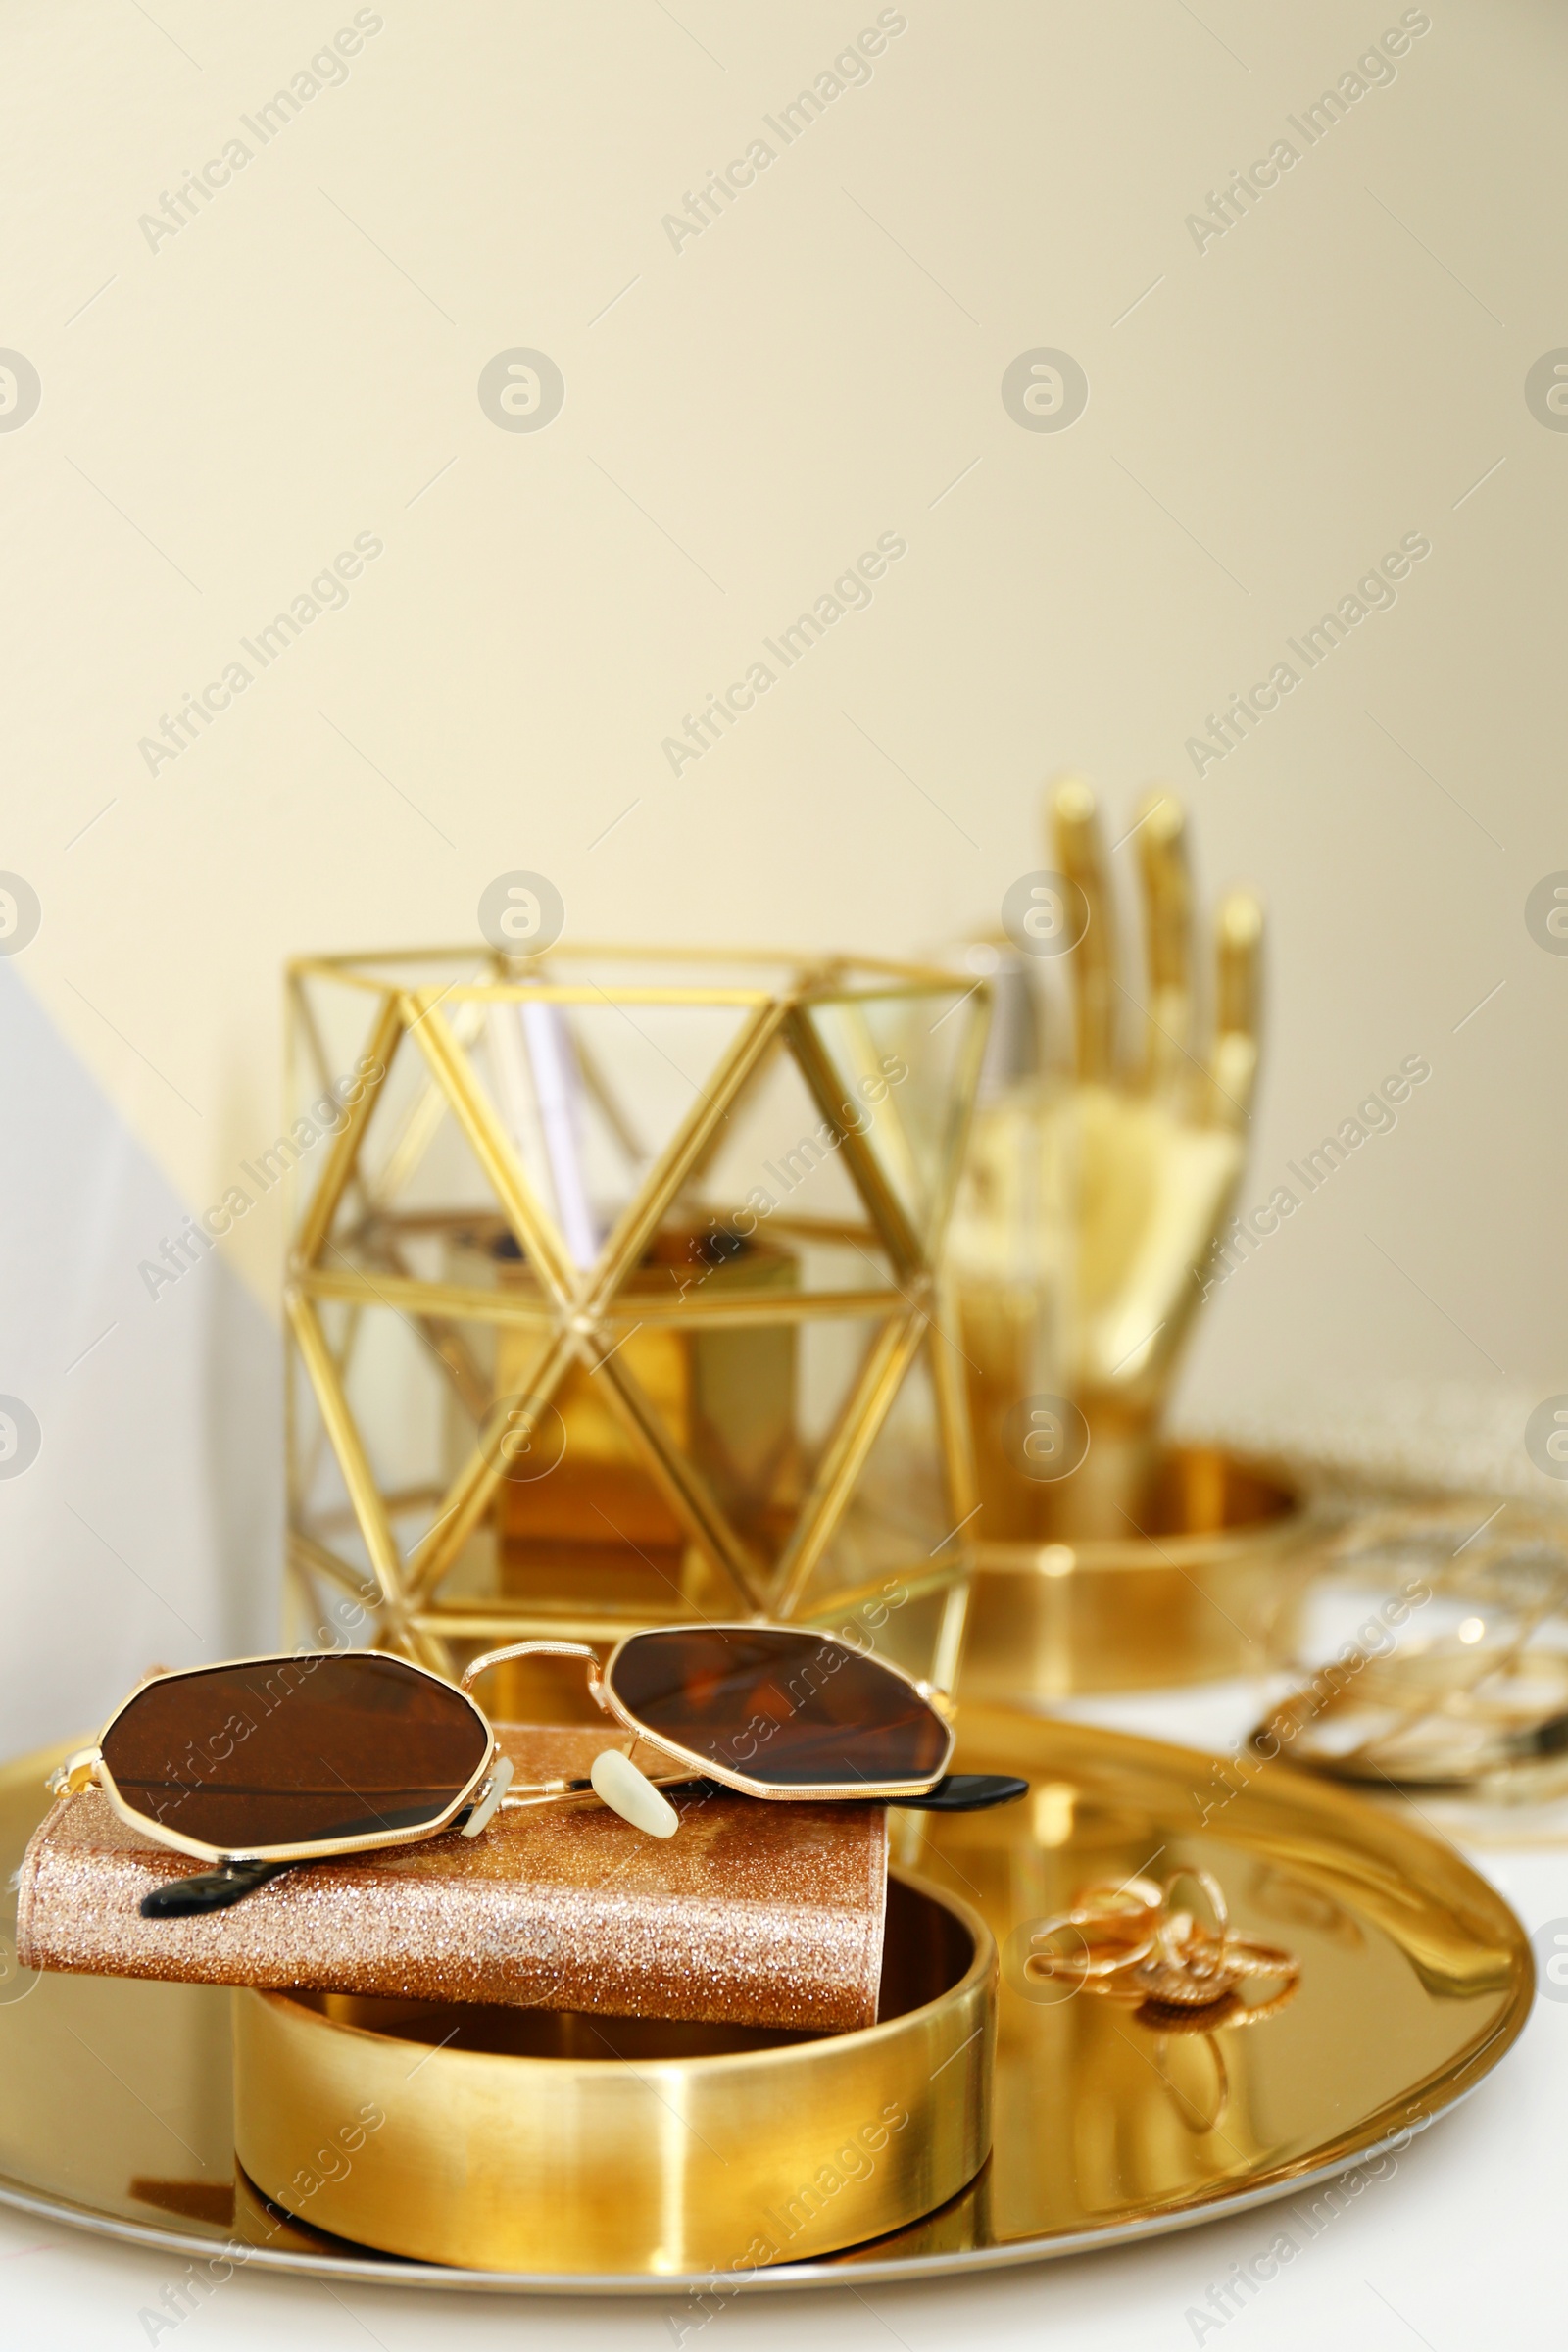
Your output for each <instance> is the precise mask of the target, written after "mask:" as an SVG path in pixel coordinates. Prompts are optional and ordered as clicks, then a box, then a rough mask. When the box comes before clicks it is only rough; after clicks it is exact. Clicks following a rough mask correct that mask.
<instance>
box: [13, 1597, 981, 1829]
mask: <svg viewBox="0 0 1568 2352" xmlns="http://www.w3.org/2000/svg"><path fill="white" fill-rule="evenodd" d="M692 1633H715V1634H755V1633H783V1634H790V1635H792V1636H794V1637H796V1638H797V1639H801V1640H804V1641H807V1642H810V1643H811V1644H812V1645H813V1646H814V1647H816V1648H818V1649H821V1648H833V1649H837V1650H840V1651H842V1652H843V1654H844V1656H845V1657H849V1658H861V1659H863V1658H864V1657H865V1654H866V1653H865V1652H864V1651H863V1650H858V1649H857V1648H856V1647H855V1646H854V1644H853V1643H852V1642H845V1641H842V1640H841V1639H840V1638H839V1636H838V1635H836V1634H816V1633H812V1632H809V1631H808V1629H807V1628H806V1627H804V1626H798V1625H782V1626H775V1625H770V1624H763V1623H759V1622H753V1623H751V1624H730V1625H712V1626H697V1625H693V1626H689V1627H688V1626H681V1627H674V1626H653V1627H648V1628H644V1629H641V1630H640V1631H639V1632H636V1633H631V1634H625V1635H622V1637H621V1639H620V1640H619V1641H618V1642H616V1643H615V1646H614V1648H613V1650H612V1651H611V1653H610V1656H609V1657H608V1658H607V1659H606V1661H605V1663H604V1665H603V1666H601V1665H600V1663H599V1656H598V1652H597V1651H596V1650H594V1649H592V1648H590V1647H589V1645H588V1644H587V1643H586V1642H548V1641H533V1642H510V1643H508V1645H507V1646H506V1647H505V1648H503V1649H492V1650H487V1651H486V1652H485V1654H484V1655H483V1656H482V1657H478V1658H475V1659H474V1660H473V1662H472V1663H471V1665H469V1666H468V1667H466V1669H465V1671H464V1674H463V1676H462V1678H461V1680H460V1681H459V1682H457V1683H452V1682H449V1681H448V1679H447V1678H446V1676H445V1675H441V1674H436V1673H434V1672H433V1671H432V1670H431V1669H430V1668H429V1667H428V1666H422V1665H420V1664H419V1663H418V1662H417V1660H415V1659H413V1658H398V1659H396V1660H393V1661H390V1662H392V1663H395V1664H396V1665H397V1666H399V1667H400V1668H402V1669H403V1670H405V1671H406V1672H408V1673H411V1674H417V1675H420V1676H422V1677H423V1678H424V1680H425V1681H426V1682H430V1683H434V1684H436V1685H437V1686H438V1687H439V1688H440V1689H441V1690H443V1691H451V1692H452V1693H453V1694H454V1695H455V1696H456V1697H459V1698H461V1699H463V1700H464V1701H465V1703H466V1705H467V1706H468V1707H469V1708H471V1710H472V1712H473V1714H474V1716H475V1718H476V1720H477V1721H478V1723H479V1724H480V1725H481V1726H482V1728H483V1730H484V1733H485V1736H486V1742H487V1744H486V1748H485V1753H484V1757H483V1760H482V1762H481V1763H480V1764H479V1765H478V1766H477V1767H476V1769H475V1770H474V1771H473V1772H472V1773H471V1774H470V1775H469V1777H468V1779H467V1780H466V1782H465V1783H464V1786H463V1788H462V1789H460V1791H459V1792H458V1794H457V1795H456V1796H455V1797H454V1798H453V1799H452V1800H451V1802H450V1803H449V1804H447V1805H445V1806H443V1808H442V1810H441V1812H440V1813H439V1814H438V1815H437V1816H435V1817H434V1818H433V1819H432V1820H430V1821H427V1822H421V1823H418V1824H417V1825H415V1826H413V1827H411V1828H408V1829H401V1830H378V1831H375V1832H373V1833H372V1834H370V1835H368V1836H357V1837H353V1838H312V1839H311V1840H310V1841H309V1842H308V1843H306V1844H295V1845H252V1846H244V1847H238V1846H218V1845H213V1844H210V1843H209V1842H208V1841H207V1840H206V1839H205V1838H190V1837H187V1836H186V1835H185V1834H184V1832H183V1831H180V1830H172V1829H170V1828H169V1827H168V1826H167V1824H165V1823H163V1822H160V1821H154V1820H153V1819H152V1818H151V1816H150V1815H148V1814H146V1813H142V1812H138V1811H137V1809H136V1807H135V1806H134V1805H132V1804H130V1803H129V1802H128V1801H127V1799H126V1798H125V1797H124V1796H123V1793H122V1791H121V1789H119V1787H118V1785H117V1784H116V1781H115V1777H114V1774H113V1772H112V1771H111V1769H110V1767H109V1765H108V1764H107V1763H106V1762H105V1760H104V1753H103V1747H104V1742H105V1740H107V1739H108V1738H109V1735H110V1733H111V1732H112V1731H113V1730H114V1728H115V1725H116V1724H117V1723H118V1722H119V1721H120V1719H121V1717H122V1716H123V1714H124V1713H125V1711H126V1709H127V1708H128V1707H131V1706H133V1705H134V1704H135V1702H136V1700H137V1699H139V1698H141V1697H142V1696H143V1695H144V1694H145V1693H146V1692H147V1691H149V1690H151V1689H152V1688H153V1686H154V1685H155V1684H157V1683H175V1682H187V1681H191V1680H193V1679H194V1678H195V1677H196V1676H198V1675H203V1674H216V1673H221V1672H222V1671H224V1670H225V1669H226V1668H229V1667H234V1666H289V1665H294V1666H305V1665H314V1664H317V1663H319V1662H320V1661H321V1660H323V1659H325V1658H329V1657H338V1658H341V1657H378V1656H382V1655H384V1654H385V1653H384V1652H381V1651H377V1650H349V1651H345V1650H318V1651H313V1650H305V1651H293V1650H285V1651H276V1650H267V1651H264V1652H262V1653H261V1654H260V1655H259V1656H252V1657H243V1658H220V1659H217V1660H215V1661H214V1663H213V1664H211V1665H208V1666H177V1667H174V1668H172V1669H171V1670H170V1671H169V1672H168V1673H164V1674H150V1675H148V1676H146V1677H145V1678H144V1679H143V1680H142V1681H141V1682H140V1683H138V1684H137V1686H136V1688H135V1690H134V1691H130V1692H129V1693H128V1694H127V1695H126V1696H125V1697H124V1698H123V1699H122V1700H121V1702H120V1704H119V1706H118V1707H116V1709H115V1711H114V1713H113V1714H112V1715H111V1716H110V1717H109V1719H108V1721H107V1722H106V1723H105V1725H104V1727H103V1730H102V1731H101V1732H100V1733H99V1735H98V1739H97V1741H96V1742H95V1743H94V1745H92V1746H91V1747H84V1748H79V1749H78V1750H77V1751H76V1753H75V1754H74V1755H73V1756H70V1757H68V1758H67V1760H66V1762H65V1763H64V1764H62V1765H61V1766H60V1768H59V1770H58V1771H57V1772H55V1773H53V1774H52V1775H51V1776H50V1779H49V1781H48V1784H47V1786H48V1788H49V1789H50V1791H51V1793H52V1794H53V1795H55V1796H57V1797H68V1796H75V1795H79V1794H80V1792H81V1791H82V1790H83V1789H89V1788H96V1789H101V1790H102V1792H103V1794H104V1795H105V1796H107V1797H108V1799H109V1802H110V1805H111V1806H112V1807H113V1809H114V1811H115V1812H116V1813H117V1814H118V1815H119V1817H120V1819H121V1820H122V1821H123V1822H124V1823H125V1824H126V1825H127V1827H128V1828H130V1829H133V1830H137V1831H139V1832H140V1833H141V1834H142V1835H143V1836H144V1837H149V1838H154V1839H155V1840H156V1841H157V1842H158V1843H159V1844H160V1845H167V1846H169V1847H170V1848H171V1849H172V1851H173V1852H175V1853H181V1854H189V1855H190V1856H192V1858H193V1859H194V1860H196V1861H199V1862H211V1863H214V1864H219V1865H222V1864H227V1863H233V1862H246V1863H249V1862H311V1861H324V1860H326V1859H328V1858H329V1857H330V1856H332V1855H335V1854H363V1853H379V1852H381V1851H382V1850H384V1849H388V1848H391V1847H393V1846H401V1845H418V1844H422V1843H423V1842H424V1841H425V1840H426V1839H428V1838H439V1837H440V1836H441V1835H442V1833H443V1831H445V1830H448V1829H450V1828H451V1827H452V1825H453V1823H454V1822H455V1821H456V1820H457V1818H458V1816H459V1815H460V1814H461V1813H462V1812H464V1811H465V1810H466V1809H468V1810H470V1811H471V1813H472V1814H473V1815H474V1816H475V1817H477V1816H481V1815H482V1817H483V1818H482V1819H481V1820H480V1821H479V1824H478V1826H479V1828H480V1829H483V1828H487V1827H488V1826H489V1823H490V1820H491V1819H492V1818H493V1816H494V1814H495V1813H496V1812H497V1811H499V1810H501V1809H503V1808H505V1809H508V1810H511V1809H513V1808H515V1807H521V1806H526V1805H543V1804H554V1803H561V1802H563V1801H571V1800H577V1801H582V1800H585V1799H589V1800H592V1801H594V1802H598V1803H602V1802H603V1801H604V1800H603V1799H602V1798H600V1797H599V1796H598V1795H597V1792H596V1791H595V1789H594V1788H593V1785H592V1783H591V1782H589V1781H586V1780H555V1781H537V1782H529V1783H527V1784H524V1785H522V1786H520V1787H519V1786H515V1785H514V1784H513V1782H512V1778H511V1768H510V1765H508V1763H507V1759H506V1757H505V1755H504V1754H503V1752H502V1748H501V1742H500V1741H499V1740H498V1739H497V1738H496V1732H495V1726H494V1725H493V1724H492V1723H491V1721H490V1718H489V1716H488V1715H486V1713H485V1712H484V1709H483V1708H482V1707H481V1706H480V1705H479V1703H478V1701H477V1700H476V1699H475V1698H474V1697H473V1695H472V1689H471V1687H472V1685H473V1684H474V1683H476V1682H477V1681H478V1680H479V1677H480V1676H481V1675H482V1674H485V1673H488V1671H489V1669H490V1668H491V1667H492V1666H500V1665H504V1664H505V1663H506V1662H507V1661H508V1660H510V1659H512V1658H523V1657H556V1658H582V1659H584V1660H585V1661H586V1663H587V1667H588V1690H589V1694H590V1696H591V1697H592V1698H593V1700H594V1702H595V1704H596V1705H597V1706H599V1707H600V1708H601V1709H602V1711H603V1712H604V1713H605V1714H607V1715H609V1716H610V1717H612V1718H613V1721H615V1722H616V1723H618V1724H619V1725H620V1726H621V1728H622V1729H623V1730H624V1731H627V1732H630V1733H631V1734H632V1736H633V1737H632V1745H633V1747H634V1748H635V1747H637V1746H639V1745H640V1746H645V1747H649V1748H652V1749H653V1750H654V1752H655V1753H656V1755H660V1756H663V1757H667V1758H669V1759H670V1760H671V1766H672V1768H670V1769H665V1770H662V1771H656V1772H649V1773H644V1774H643V1778H644V1779H645V1780H647V1781H648V1782H649V1783H650V1785H651V1786H653V1787H654V1788H661V1787H663V1788H668V1787H672V1786H676V1785H678V1784H679V1783H681V1782H684V1781H691V1780H709V1781H717V1782H719V1783H720V1784H721V1785H722V1786H723V1787H724V1788H726V1789H735V1790H736V1791H737V1793H739V1794H740V1795H742V1796H755V1797H761V1798H764V1799H766V1800H767V1801H769V1802H772V1803H784V1804H790V1803H795V1804H803V1803H804V1804H810V1803H818V1802H833V1801H836V1800H840V1799H858V1800H860V1801H861V1802H863V1803H866V1804H876V1803H879V1802H884V1801H889V1800H892V1801H897V1799H898V1798H900V1797H908V1796H924V1795H927V1794H928V1793H929V1792H930V1790H931V1789H934V1788H935V1787H936V1786H937V1784H938V1782H939V1781H941V1780H942V1779H943V1778H944V1777H945V1775H946V1773H947V1771H948V1768H949V1766H950V1764H951V1763H952V1761H953V1750H954V1745H955V1740H956V1734H955V1732H954V1728H953V1723H952V1717H951V1703H950V1702H949V1701H948V1699H947V1697H946V1694H945V1693H944V1692H942V1691H937V1690H934V1689H933V1688H932V1686H931V1685H930V1684H929V1683H925V1682H920V1681H917V1680H916V1678H915V1677H914V1676H913V1675H910V1674H907V1673H906V1672H905V1671H904V1668H903V1667H902V1666H896V1665H895V1664H894V1663H893V1662H892V1660H891V1659H887V1658H877V1659H875V1660H874V1661H873V1663H874V1664H875V1665H877V1666H878V1667H879V1668H880V1669H881V1670H882V1672H883V1673H884V1674H891V1675H893V1676H895V1677H896V1679H897V1680H898V1681H899V1682H901V1683H904V1684H907V1687H908V1688H909V1689H910V1690H911V1691H913V1692H914V1693H915V1695H916V1697H917V1698H919V1699H921V1700H922V1701H923V1702H924V1704H925V1705H926V1706H927V1707H928V1708H929V1709H930V1710H931V1712H932V1714H933V1715H935V1716H936V1717H937V1719H938V1721H939V1722H940V1723H941V1724H942V1726H943V1729H944V1730H945V1732H946V1734H947V1740H946V1744H945V1747H944V1751H943V1757H942V1763H941V1766H940V1768H939V1769H938V1770H937V1771H936V1772H934V1773H930V1774H927V1775H925V1776H924V1777H922V1778H920V1779H918V1780H901V1781H878V1782H863V1781H847V1782H843V1781H841V1782H833V1783H812V1784H811V1785H809V1786H808V1787H803V1788H799V1789H780V1788H777V1787H775V1786H773V1785H772V1784H770V1783H768V1782H765V1781H760V1780H755V1779H753V1778H752V1777H751V1776H750V1775H749V1774H747V1773H744V1772H741V1771H739V1770H737V1769H734V1768H732V1767H729V1766H725V1765H720V1764H714V1763H713V1762H712V1761H711V1759H710V1758H708V1757H706V1756H702V1755H699V1754H698V1753H697V1751H696V1750H695V1749H694V1748H688V1747H682V1746H681V1745H680V1744H679V1743H678V1742H677V1741H675V1740H667V1739H665V1738H664V1737H663V1736H662V1734H661V1733H657V1732H651V1731H649V1730H648V1728H647V1727H646V1726H645V1725H644V1724H642V1723H640V1722H639V1720H638V1719H637V1717H636V1716H635V1715H633V1714H632V1713H631V1711H630V1709H629V1708H627V1707H626V1706H624V1705H623V1704H622V1703H621V1702H620V1700H619V1699H617V1697H616V1696H615V1692H614V1690H613V1675H614V1670H615V1662H616V1660H617V1659H618V1657H619V1656H620V1653H621V1651H622V1650H623V1649H624V1648H625V1647H626V1645H627V1643H628V1642H635V1641H638V1640H641V1639H643V1638H644V1635H645V1634H654V1635H669V1636H671V1637H674V1638H681V1639H684V1638H685V1637H686V1636H687V1635H689V1634H692ZM749 1729H750V1727H748V1730H749ZM742 1737H745V1735H744V1734H743V1735H742ZM623 1752H624V1751H623ZM498 1766H502V1767H505V1777H504V1778H501V1776H500V1775H499V1774H498V1772H497V1767H498ZM638 1769H639V1770H640V1769H641V1768H640V1767H639V1768H638ZM498 1778H499V1779H500V1787H499V1789H498V1788H497V1787H496V1782H497V1780H498ZM486 1808H488V1810H487V1809H486ZM475 1834H476V1833H475Z"/></svg>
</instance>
